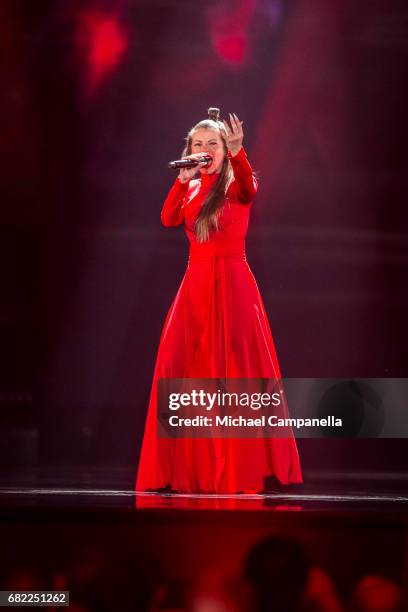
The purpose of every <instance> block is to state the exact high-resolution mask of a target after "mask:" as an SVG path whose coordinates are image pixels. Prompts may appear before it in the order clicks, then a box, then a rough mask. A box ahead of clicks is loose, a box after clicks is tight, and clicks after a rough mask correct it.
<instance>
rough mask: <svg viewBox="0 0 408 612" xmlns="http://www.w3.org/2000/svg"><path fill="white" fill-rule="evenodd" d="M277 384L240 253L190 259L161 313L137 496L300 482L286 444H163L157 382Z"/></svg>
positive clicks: (268, 338) (261, 315)
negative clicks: (270, 381)
mask: <svg viewBox="0 0 408 612" xmlns="http://www.w3.org/2000/svg"><path fill="white" fill-rule="evenodd" d="M218 377H223V378H268V379H280V378H281V373H280V370H279V365H278V361H277V357H276V352H275V347H274V342H273V338H272V334H271V330H270V326H269V322H268V317H267V315H266V312H265V308H264V305H263V302H262V298H261V295H260V293H259V290H258V287H257V284H256V281H255V278H254V276H253V274H252V272H251V270H250V268H249V266H248V264H247V261H246V259H245V256H244V255H242V256H241V255H233V256H226V255H223V256H220V255H211V256H195V255H193V256H190V259H189V263H188V266H187V270H186V273H185V275H184V278H183V280H182V282H181V285H180V288H179V290H178V292H177V295H176V297H175V299H174V301H173V303H172V305H171V307H170V310H169V312H168V314H167V317H166V321H165V324H164V328H163V331H162V335H161V339H160V345H159V350H158V355H157V360H156V366H155V371H154V376H153V384H152V390H151V395H150V402H149V408H148V413H147V420H146V427H145V433H144V438H143V444H142V451H141V456H140V461H139V467H138V474H137V480H136V491H146V490H149V489H158V488H161V487H166V486H170V488H171V489H173V490H177V491H180V492H192V493H219V494H222V493H238V492H248V493H250V492H251V493H252V492H258V491H260V490H262V489H263V488H264V478H265V477H267V476H275V477H276V478H277V479H278V480H279V481H280V482H281V483H283V484H288V483H298V482H302V474H301V468H300V463H299V456H298V452H297V447H296V441H295V439H294V437H293V436H291V437H288V438H266V437H265V438H176V439H170V438H161V437H158V435H157V428H158V427H157V425H158V424H157V381H158V379H160V378H218Z"/></svg>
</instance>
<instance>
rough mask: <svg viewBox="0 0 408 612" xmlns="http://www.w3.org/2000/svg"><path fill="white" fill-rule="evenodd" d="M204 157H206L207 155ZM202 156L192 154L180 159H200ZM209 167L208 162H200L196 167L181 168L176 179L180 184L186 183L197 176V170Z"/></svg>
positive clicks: (202, 154) (201, 154)
mask: <svg viewBox="0 0 408 612" xmlns="http://www.w3.org/2000/svg"><path fill="white" fill-rule="evenodd" d="M205 155H207V153H206V154H205ZM203 156H204V153H192V154H191V155H186V156H185V157H183V158H182V159H202V157H203ZM209 165H210V164H209V163H208V162H200V163H199V164H198V165H197V166H194V168H181V169H180V172H179V175H178V179H179V180H180V182H182V183H187V182H188V181H189V180H191V179H192V178H193V176H194V175H195V174H197V170H199V169H200V168H204V167H206V166H209Z"/></svg>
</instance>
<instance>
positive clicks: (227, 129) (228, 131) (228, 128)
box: [222, 119, 232, 136]
mask: <svg viewBox="0 0 408 612" xmlns="http://www.w3.org/2000/svg"><path fill="white" fill-rule="evenodd" d="M222 122H223V124H224V127H225V131H226V132H227V136H231V134H232V132H231V128H230V126H229V125H228V123H227V122H226V121H225V119H223V120H222Z"/></svg>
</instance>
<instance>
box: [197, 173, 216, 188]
mask: <svg viewBox="0 0 408 612" xmlns="http://www.w3.org/2000/svg"><path fill="white" fill-rule="evenodd" d="M219 176H220V172H213V173H212V174H204V173H203V172H200V179H201V185H204V186H206V187H207V186H208V187H210V186H211V185H214V183H215V182H216V181H217V179H218V177H219Z"/></svg>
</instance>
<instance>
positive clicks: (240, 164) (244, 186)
mask: <svg viewBox="0 0 408 612" xmlns="http://www.w3.org/2000/svg"><path fill="white" fill-rule="evenodd" d="M228 159H229V160H230V162H231V166H232V171H233V173H234V179H235V181H234V184H235V188H236V191H237V196H238V199H239V201H240V202H242V204H249V203H250V202H252V200H253V199H254V197H255V194H256V192H257V189H258V183H257V180H256V178H255V177H254V175H253V171H252V168H251V164H250V163H249V161H248V158H247V156H246V153H245V149H244V147H241V148H240V150H239V151H238V153H237V154H236V155H234V156H233V155H231V153H230V151H228Z"/></svg>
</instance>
